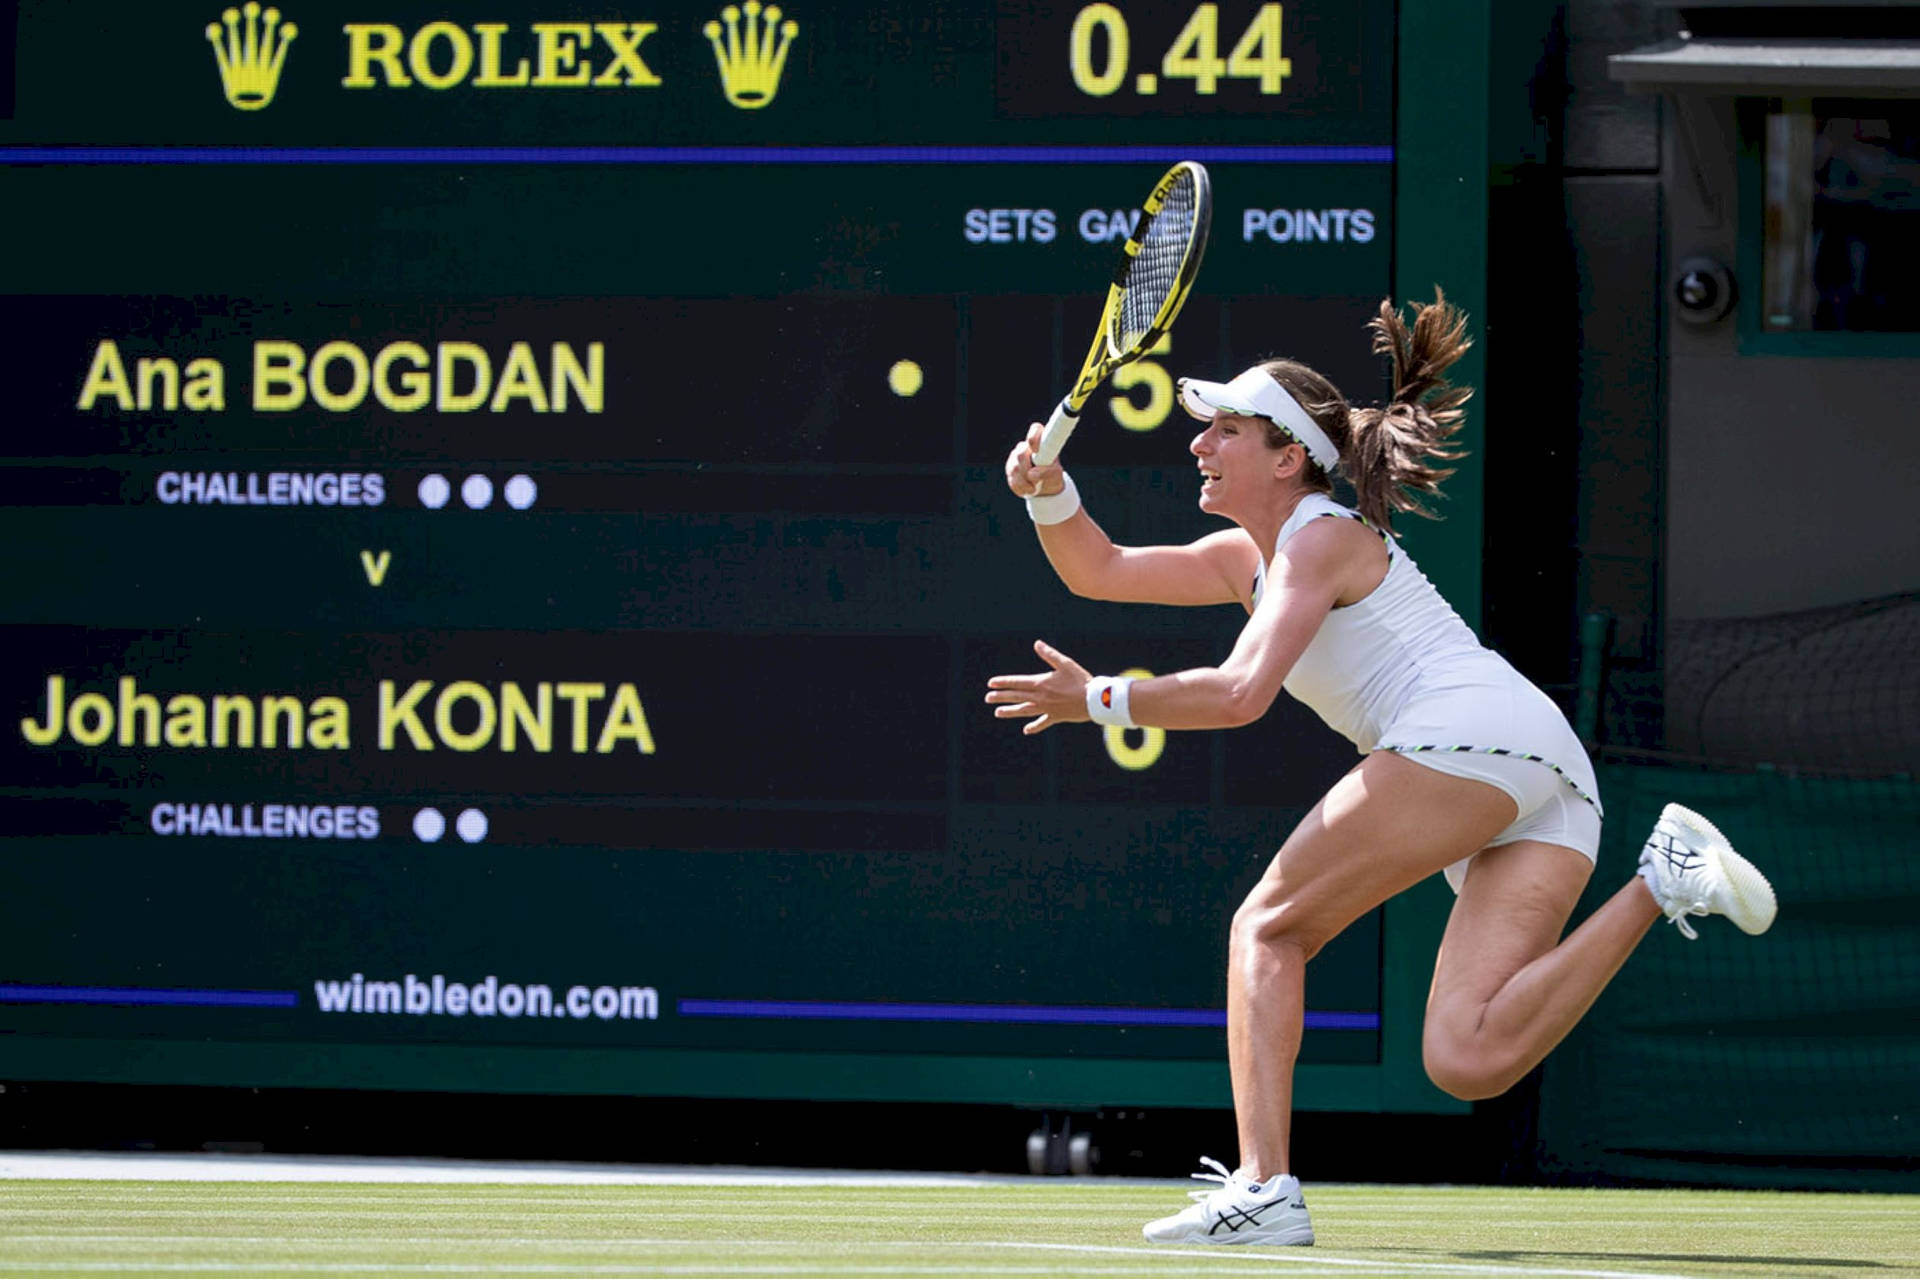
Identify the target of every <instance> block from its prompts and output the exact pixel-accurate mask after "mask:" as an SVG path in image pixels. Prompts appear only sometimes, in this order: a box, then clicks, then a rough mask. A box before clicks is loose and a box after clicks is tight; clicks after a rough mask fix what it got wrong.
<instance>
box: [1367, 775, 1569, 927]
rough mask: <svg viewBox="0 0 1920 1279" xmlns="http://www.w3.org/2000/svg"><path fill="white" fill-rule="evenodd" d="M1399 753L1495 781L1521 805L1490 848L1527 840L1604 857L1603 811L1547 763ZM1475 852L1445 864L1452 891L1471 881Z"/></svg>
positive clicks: (1483, 780)
mask: <svg viewBox="0 0 1920 1279" xmlns="http://www.w3.org/2000/svg"><path fill="white" fill-rule="evenodd" d="M1394 753H1395V754H1396V755H1400V756H1402V757H1403V758H1406V759H1410V760H1412V761H1414V762H1415V763H1417V764H1423V765H1425V766H1426V767H1428V768H1431V769H1433V770H1434V771H1435V772H1440V773H1446V774H1447V775H1449V776H1451V777H1465V778H1468V779H1470V780H1472V781H1476V782H1485V783H1487V784H1488V785H1489V786H1497V787H1499V788H1500V789H1501V790H1503V791H1505V792H1506V793H1507V795H1508V796H1509V797H1511V798H1512V800H1513V802H1514V804H1515V805H1516V806H1518V808H1519V809H1520V815H1519V816H1518V817H1516V818H1514V819H1513V824H1512V825H1510V826H1508V827H1507V828H1506V829H1505V830H1503V831H1501V832H1500V833H1499V834H1498V835H1495V836H1494V837H1493V838H1492V839H1490V840H1488V841H1487V847H1488V848H1498V847H1499V846H1500V845H1502V844H1513V843H1518V842H1519V841H1520V840H1523V839H1532V840H1538V841H1540V842H1541V843H1543V844H1558V845H1560V846H1561V847H1563V848H1571V849H1572V850H1573V851H1574V852H1576V853H1580V854H1582V855H1583V856H1585V857H1586V859H1587V860H1588V861H1590V862H1595V863H1597V862H1598V861H1599V859H1600V810H1599V809H1597V808H1595V807H1594V806H1593V805H1592V804H1590V803H1588V802H1587V801H1586V800H1584V799H1582V798H1581V797H1580V796H1579V795H1578V794H1577V793H1576V792H1575V791H1574V789H1573V787H1571V786H1569V785H1568V784H1567V783H1566V782H1565V781H1564V780H1563V779H1562V778H1561V777H1560V775H1559V774H1557V773H1555V772H1554V771H1553V770H1552V769H1551V768H1548V767H1547V766H1546V765H1545V764H1541V763H1538V762H1536V761H1534V760H1530V759H1520V758H1517V757H1515V756H1512V755H1487V754H1481V753H1478V752H1472V751H1405V750H1402V751H1395V752H1394ZM1472 861H1473V858H1472V857H1463V858H1461V859H1460V860H1459V861H1457V862H1455V863H1453V865H1451V866H1449V867H1447V872H1446V874H1447V884H1448V885H1449V886H1450V887H1451V888H1452V889H1453V891H1454V892H1456V893H1458V892H1459V891H1460V885H1462V884H1464V883H1466V882H1467V866H1468V864H1469V863H1470V862H1472Z"/></svg>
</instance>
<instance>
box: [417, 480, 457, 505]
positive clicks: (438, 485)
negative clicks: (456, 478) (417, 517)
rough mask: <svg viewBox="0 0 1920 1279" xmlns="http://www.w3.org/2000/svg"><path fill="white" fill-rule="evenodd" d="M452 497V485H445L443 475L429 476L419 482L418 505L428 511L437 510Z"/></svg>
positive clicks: (445, 481)
mask: <svg viewBox="0 0 1920 1279" xmlns="http://www.w3.org/2000/svg"><path fill="white" fill-rule="evenodd" d="M452 496H453V485H451V484H449V483H447V477H446V476H444V475H429V476H427V478H425V479H424V480H421V481H420V505H422V506H424V507H426V508H427V509H428V510H431V511H437V510H439V509H440V508H441V507H443V506H445V505H446V504H447V499H448V498H450V497H452Z"/></svg>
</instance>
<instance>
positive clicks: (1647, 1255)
mask: <svg viewBox="0 0 1920 1279" xmlns="http://www.w3.org/2000/svg"><path fill="white" fill-rule="evenodd" d="M1380 1251H1383V1252H1387V1251H1392V1252H1414V1251H1418V1250H1417V1249H1412V1248H1395V1249H1381V1250H1380ZM1446 1255H1447V1256H1449V1257H1459V1258H1461V1259H1462V1260H1468V1261H1505V1262H1509V1263H1513V1264H1517V1265H1527V1264H1530V1263H1545V1262H1547V1260H1548V1259H1549V1258H1560V1259H1562V1260H1585V1261H1606V1262H1615V1263H1618V1262H1629V1261H1631V1262H1643V1263H1644V1262H1655V1261H1670V1262H1686V1263H1691V1264H1694V1265H1702V1266H1712V1265H1718V1266H1728V1265H1731V1266H1736V1267H1740V1268H1742V1269H1745V1268H1747V1267H1752V1268H1753V1269H1754V1271H1755V1272H1756V1273H1758V1272H1763V1271H1764V1272H1772V1273H1781V1272H1783V1271H1786V1270H1788V1269H1790V1268H1792V1267H1796V1266H1798V1267H1807V1266H1815V1267H1822V1266H1834V1267H1844V1268H1851V1269H1855V1270H1896V1269H1904V1267H1900V1266H1895V1265H1893V1264H1892V1263H1891V1262H1886V1261H1869V1260H1864V1259H1862V1258H1859V1257H1772V1256H1753V1255H1744V1254H1736V1253H1730V1252H1580V1251H1576V1250H1574V1249H1558V1248H1555V1249H1544V1248H1534V1249H1528V1248H1485V1249H1476V1250H1474V1251H1472V1252H1467V1251H1464V1250H1463V1251H1460V1252H1449V1253H1447V1254H1446Z"/></svg>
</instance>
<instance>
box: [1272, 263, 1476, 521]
mask: <svg viewBox="0 0 1920 1279" xmlns="http://www.w3.org/2000/svg"><path fill="white" fill-rule="evenodd" d="M1367 327H1368V328H1369V329H1371V330H1373V349H1374V352H1375V354H1378V355H1385V356H1390V357H1391V358H1392V360H1393V399H1392V400H1391V401H1389V402H1388V403H1387V405H1386V407H1384V408H1364V409H1356V408H1350V407H1349V406H1348V404H1347V401H1346V399H1345V398H1344V397H1343V396H1342V395H1341V394H1340V392H1339V390H1338V389H1337V388H1336V387H1335V386H1334V385H1333V383H1332V382H1330V381H1328V380H1327V379H1326V378H1325V377H1323V376H1322V375H1321V374H1319V373H1317V372H1315V371H1314V370H1313V369H1311V368H1308V367H1307V366H1306V365H1304V364H1301V363H1299V362H1298V361H1295V360H1268V361H1266V362H1265V363H1264V364H1262V365H1261V366H1260V367H1261V368H1262V369H1263V370H1265V371H1266V373H1267V376H1269V377H1271V378H1272V379H1273V380H1274V381H1276V382H1278V383H1279V384H1280V385H1281V386H1282V387H1285V388H1286V391H1287V394H1289V395H1291V396H1292V397H1293V399H1294V401H1295V403H1297V404H1299V405H1300V407H1301V408H1303V409H1305V410H1306V411H1307V413H1308V415H1309V416H1311V417H1312V418H1313V420H1314V424H1315V425H1317V426H1318V427H1319V428H1320V429H1321V430H1323V431H1325V432H1326V433H1327V438H1328V439H1329V440H1331V441H1332V442H1333V446H1334V447H1335V448H1337V449H1339V450H1340V470H1341V471H1342V472H1343V473H1344V474H1345V475H1346V477H1347V479H1348V481H1349V482H1351V483H1352V485H1353V492H1354V505H1355V506H1357V507H1358V508H1359V509H1360V513H1361V514H1362V515H1364V516H1366V517H1367V518H1368V519H1369V520H1371V521H1372V522H1373V524H1374V526H1375V527H1376V528H1382V529H1391V528H1392V527H1393V524H1392V517H1393V513H1394V512H1395V511H1411V512H1412V513H1414V514H1415V515H1424V516H1426V517H1427V518H1429V519H1435V518H1438V517H1436V516H1435V515H1434V514H1433V512H1431V511H1429V510H1428V509H1427V508H1426V507H1425V506H1424V505H1423V504H1422V503H1421V502H1420V500H1419V497H1418V496H1417V495H1418V494H1422V493H1437V492H1439V491H1440V481H1442V480H1444V479H1446V478H1447V477H1448V476H1449V475H1452V474H1453V471H1452V469H1451V468H1443V467H1436V466H1431V465H1429V464H1428V463H1429V460H1430V459H1431V460H1433V461H1441V462H1450V461H1452V460H1454V459H1455V458H1458V457H1464V456H1465V454H1464V453H1462V452H1461V451H1459V450H1457V449H1453V448H1451V447H1450V446H1449V444H1448V441H1449V440H1450V439H1451V438H1452V437H1453V435H1454V433H1455V432H1456V431H1458V430H1459V429H1460V419H1461V418H1462V417H1464V416H1465V413H1464V412H1463V411H1462V410H1461V408H1460V406H1461V405H1462V404H1465V403H1466V402H1467V399H1468V397H1469V396H1471V395H1472V394H1473V388H1472V387H1465V386H1461V387H1456V386H1452V385H1450V384H1449V383H1448V382H1447V380H1446V371H1447V370H1448V369H1449V368H1450V367H1452V365H1453V363H1454V362H1455V361H1456V360H1458V359H1459V358H1460V357H1461V356H1462V355H1465V354H1466V352H1467V348H1468V347H1470V346H1472V345H1473V341H1472V339H1470V338H1468V337H1467V335H1466V332H1467V317H1466V314H1465V313H1464V312H1462V311H1461V310H1460V308H1458V307H1456V306H1454V305H1452V304H1451V303H1449V302H1448V301H1447V299H1446V296H1445V295H1444V294H1442V293H1441V292H1440V290H1438V289H1435V290H1434V293H1433V301H1432V302H1430V303H1424V304H1423V303H1418V302H1416V303H1414V304H1413V328H1412V330H1411V331H1409V330H1408V328H1407V324H1406V321H1405V320H1403V319H1402V318H1401V316H1400V312H1399V309H1398V308H1396V307H1395V306H1394V305H1393V303H1392V302H1391V301H1390V300H1389V301H1382V302H1381V303H1380V314H1379V315H1377V316H1376V317H1374V318H1373V319H1372V320H1370V321H1368V322H1367ZM1267 443H1268V444H1269V445H1270V446H1272V447H1273V448H1285V447H1286V446H1287V445H1289V444H1293V443H1297V441H1296V440H1294V438H1293V436H1292V435H1291V434H1290V433H1289V432H1288V431H1287V429H1286V428H1285V427H1283V426H1280V425H1279V424H1278V423H1269V424H1268V426H1267ZM1304 478H1305V481H1306V484H1307V487H1309V488H1311V489H1315V490H1318V491H1319V492H1322V493H1331V492H1333V479H1332V477H1331V476H1329V475H1328V474H1327V473H1326V472H1325V471H1323V470H1321V469H1320V467H1319V466H1318V465H1316V464H1315V463H1314V462H1313V460H1312V459H1311V458H1309V459H1308V460H1307V469H1306V472H1305V476H1304Z"/></svg>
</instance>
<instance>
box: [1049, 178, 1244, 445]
mask: <svg viewBox="0 0 1920 1279" xmlns="http://www.w3.org/2000/svg"><path fill="white" fill-rule="evenodd" d="M1212 222H1213V187H1212V184H1211V183H1210V182H1209V181H1208V180H1207V171H1206V170H1205V169H1203V168H1201V167H1200V166H1199V165H1198V164H1195V163H1194V162H1193V161H1191V160H1182V161H1181V162H1180V163H1179V164H1176V165H1174V166H1173V167H1172V168H1171V169H1168V170H1167V172H1166V176H1165V177H1162V178H1161V179H1160V181H1159V182H1157V183H1155V184H1154V188H1153V194H1151V195H1149V196H1148V197H1147V198H1146V200H1145V202H1144V203H1142V204H1141V206H1140V225H1139V226H1137V227H1135V228H1134V231H1133V235H1132V236H1131V237H1129V238H1128V240H1127V247H1126V251H1125V252H1124V253H1123V254H1122V255H1121V257H1120V268H1119V270H1118V271H1116V272H1114V277H1113V285H1112V287H1110V288H1109V289H1108V290H1107V306H1106V310H1105V311H1104V312H1103V313H1102V314H1101V316H1100V331H1099V332H1098V333H1095V334H1094V335H1093V346H1092V348H1091V349H1090V350H1088V352H1087V362H1086V364H1085V365H1083V366H1082V367H1081V369H1080V380H1079V381H1077V382H1075V383H1074V384H1073V390H1072V391H1070V392H1068V393H1067V398H1066V399H1064V400H1062V401H1060V407H1058V408H1056V409H1055V410H1054V411H1053V416H1052V417H1050V418H1048V419H1047V429H1046V430H1045V431H1044V432H1042V433H1041V436H1040V447H1039V449H1038V450H1037V451H1035V453H1034V455H1033V460H1034V461H1035V462H1037V463H1038V464H1040V465H1041V466H1046V465H1047V464H1048V463H1050V462H1052V461H1053V460H1054V459H1055V458H1056V457H1058V456H1060V450H1061V448H1062V447H1063V446H1064V445H1065V444H1066V442H1067V437H1068V436H1069V435H1071V434H1073V428H1074V427H1076V426H1078V425H1080V410H1081V409H1083V408H1085V407H1086V404H1087V400H1088V399H1089V398H1090V397H1091V396H1092V395H1093V393H1094V391H1096V390H1098V389H1099V386H1100V384H1101V383H1102V382H1104V381H1106V380H1107V378H1108V376H1109V375H1111V374H1112V372H1113V371H1114V370H1115V369H1117V368H1119V367H1120V366H1121V365H1123V364H1128V363H1131V362H1132V361H1134V360H1137V359H1139V358H1140V357H1141V356H1143V355H1145V354H1146V353H1147V352H1148V351H1149V350H1151V349H1152V348H1153V346H1154V344H1155V343H1156V342H1158V341H1159V340H1160V339H1161V337H1162V336H1164V335H1165V333H1166V331H1167V330H1168V329H1170V328H1172V327H1173V320H1174V317H1175V316H1177V315H1179V314H1180V308H1181V307H1182V306H1184V305H1186V301H1187V294H1188V293H1189V292H1191V291H1192V289H1193V280H1194V277H1195V276H1197V275H1198V274H1199V273H1200V258H1201V255H1202V254H1204V253H1205V252H1206V250H1207V228H1208V227H1209V226H1210V225H1211V224H1212Z"/></svg>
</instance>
